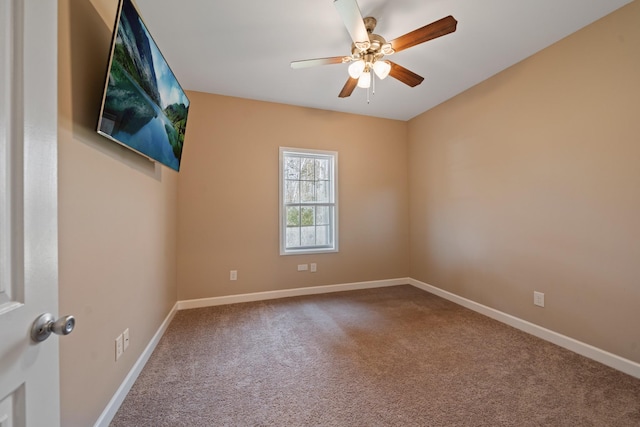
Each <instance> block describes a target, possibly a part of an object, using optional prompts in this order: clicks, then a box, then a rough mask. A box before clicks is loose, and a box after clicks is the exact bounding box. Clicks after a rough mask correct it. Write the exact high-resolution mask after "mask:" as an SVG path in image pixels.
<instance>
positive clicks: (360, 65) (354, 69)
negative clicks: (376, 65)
mask: <svg viewBox="0 0 640 427" xmlns="http://www.w3.org/2000/svg"><path fill="white" fill-rule="evenodd" d="M362 71H364V61H363V60H362V59H360V60H358V61H355V62H352V63H351V65H349V76H351V78H352V79H357V78H359V77H360V75H361V74H362Z"/></svg>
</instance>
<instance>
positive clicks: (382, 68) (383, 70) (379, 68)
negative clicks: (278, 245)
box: [373, 61, 391, 80]
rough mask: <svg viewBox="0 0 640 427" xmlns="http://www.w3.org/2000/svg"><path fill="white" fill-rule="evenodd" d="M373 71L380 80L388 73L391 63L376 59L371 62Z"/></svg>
mask: <svg viewBox="0 0 640 427" xmlns="http://www.w3.org/2000/svg"><path fill="white" fill-rule="evenodd" d="M373 71H374V72H375V73H376V76H378V77H379V78H380V80H382V79H384V78H385V77H387V76H388V75H389V71H391V64H389V61H376V62H375V63H374V64H373Z"/></svg>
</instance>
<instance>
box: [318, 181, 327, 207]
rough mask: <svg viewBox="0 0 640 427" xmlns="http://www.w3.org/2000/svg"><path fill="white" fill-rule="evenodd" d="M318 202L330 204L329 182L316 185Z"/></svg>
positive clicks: (319, 182) (320, 182)
mask: <svg viewBox="0 0 640 427" xmlns="http://www.w3.org/2000/svg"><path fill="white" fill-rule="evenodd" d="M316 202H318V203H327V202H329V182H328V181H318V182H317V183H316Z"/></svg>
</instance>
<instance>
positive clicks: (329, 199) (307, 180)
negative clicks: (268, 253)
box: [280, 147, 338, 255]
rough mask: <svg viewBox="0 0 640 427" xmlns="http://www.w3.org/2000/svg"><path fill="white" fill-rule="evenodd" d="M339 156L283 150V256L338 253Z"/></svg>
mask: <svg viewBox="0 0 640 427" xmlns="http://www.w3.org/2000/svg"><path fill="white" fill-rule="evenodd" d="M337 169H338V153H336V152H335V151H318V150H305V149H297V148H284V147H280V255H292V254H302V253H305V254H306V253H321V252H337V251H338V203H337V199H338V197H337V186H336V181H337V175H338V172H337Z"/></svg>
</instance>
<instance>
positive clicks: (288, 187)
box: [284, 181, 300, 203]
mask: <svg viewBox="0 0 640 427" xmlns="http://www.w3.org/2000/svg"><path fill="white" fill-rule="evenodd" d="M284 202H285V203H300V181H285V183H284Z"/></svg>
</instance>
